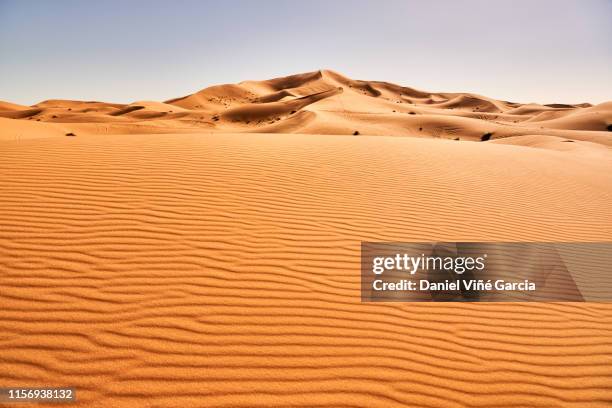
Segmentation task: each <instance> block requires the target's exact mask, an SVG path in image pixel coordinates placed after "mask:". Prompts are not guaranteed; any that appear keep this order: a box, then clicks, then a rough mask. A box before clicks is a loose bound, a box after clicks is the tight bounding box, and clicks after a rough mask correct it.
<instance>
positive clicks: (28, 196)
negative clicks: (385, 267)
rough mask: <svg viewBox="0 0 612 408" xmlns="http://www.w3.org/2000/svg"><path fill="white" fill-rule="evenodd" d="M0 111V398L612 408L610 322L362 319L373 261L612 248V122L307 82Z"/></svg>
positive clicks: (579, 309) (569, 313)
mask: <svg viewBox="0 0 612 408" xmlns="http://www.w3.org/2000/svg"><path fill="white" fill-rule="evenodd" d="M340 88H341V90H340ZM1 106H3V109H2V112H0V116H3V117H0V227H1V228H0V271H1V273H0V286H1V287H2V288H3V290H2V292H0V328H1V329H0V365H1V366H2V370H0V383H1V384H2V385H3V386H25V385H31V386H34V385H41V384H44V385H52V386H66V385H71V386H75V387H76V388H77V390H78V392H77V397H78V401H79V402H78V403H77V404H76V406H87V407H111V406H112V407H115V406H116V407H186V406H207V407H208V406H227V407H229V406H232V407H254V406H261V407H268V406H308V407H314V406H321V407H323V406H325V407H332V406H333V407H336V406H352V407H404V406H410V407H413V406H414V407H490V406H494V407H585V406H589V407H605V406H609V402H610V401H612V387H611V384H612V382H611V378H612V364H610V362H611V358H612V356H611V350H612V330H610V327H612V326H611V324H612V306H611V305H610V304H606V303H582V304H580V303H557V304H555V303H513V304H510V303H499V304H463V303H452V304H449V303H440V304H430V303H379V304H366V303H361V302H360V278H359V266H360V265H359V254H360V252H359V251H360V242H361V241H366V240H367V241H400V242H401V241H538V240H541V241H610V240H611V239H612V206H611V203H612V200H611V197H612V156H611V155H610V146H611V145H612V140H611V136H610V135H612V134H611V133H609V132H608V131H607V130H606V129H607V128H606V126H608V125H609V123H610V122H611V121H612V114H611V112H610V109H609V106H610V104H609V103H608V104H602V105H597V106H594V107H589V106H586V105H581V106H577V105H567V106H569V107H567V106H565V105H564V106H563V107H559V106H544V105H537V106H534V105H533V104H530V105H521V104H518V103H512V102H505V101H495V100H492V99H490V98H486V97H481V96H477V95H474V94H464V95H460V94H449V93H428V92H424V91H417V90H414V89H412V88H406V87H401V86H398V85H393V84H389V83H385V82H375V81H371V82H369V81H354V80H351V79H349V78H346V77H343V76H341V75H340V74H337V73H334V72H331V71H317V72H314V73H308V74H300V75H295V76H291V77H286V78H279V79H274V80H269V81H247V82H242V83H240V84H237V85H221V86H215V87H211V88H207V89H205V90H203V91H200V92H198V93H195V94H193V95H189V96H186V97H182V98H179V99H175V100H170V101H166V102H164V103H161V102H150V101H136V102H134V103H132V104H107V103H102V102H79V101H57V100H55V101H45V102H43V103H40V104H37V105H35V106H33V107H16V108H11V105H1ZM521 107H525V108H524V109H523V110H520V108H521ZM24 111H27V112H30V113H28V115H26V116H19V117H14V116H11V115H13V114H14V112H24ZM32 111H38V112H36V113H31V112H32ZM548 112H562V114H561V115H560V116H554V117H553V116H551V117H550V118H549V119H548V120H543V119H546V117H541V116H540V118H539V121H530V119H531V118H537V117H538V115H542V114H545V113H548ZM53 116H56V117H55V118H54V117H53ZM247 122H248V123H247ZM548 122H551V125H550V126H548V124H547V123H548ZM265 132H268V133H265ZM354 132H358V133H359V134H358V135H353V133H354ZM66 134H71V136H69V137H68V136H66ZM484 135H489V140H488V141H485V142H481V139H482V137H483V136H484ZM455 139H460V140H459V141H457V140H455ZM464 141H465V142H464Z"/></svg>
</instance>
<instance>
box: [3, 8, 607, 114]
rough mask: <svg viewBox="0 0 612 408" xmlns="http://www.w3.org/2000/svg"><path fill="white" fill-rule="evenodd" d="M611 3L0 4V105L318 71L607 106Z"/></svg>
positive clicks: (159, 96)
mask: <svg viewBox="0 0 612 408" xmlns="http://www.w3.org/2000/svg"><path fill="white" fill-rule="evenodd" d="M611 21H612V1H610V0H585V1H579V0H566V1H563V0H562V1H554V0H525V1H520V0H519V1H516V0H513V1H509V0H502V1H495V0H493V1H486V0H465V1H461V0H456V1H452V0H447V1H408V0H404V1H402V0H397V1H393V0H386V1H385V0H379V1H374V0H372V1H365V0H364V1H358V0H350V1H348V0H347V1H344V0H325V1H297V0H278V1H275V0H259V1H254V0H251V1H187V0H184V1H181V0H178V1H172V0H164V1H154V0H147V1H140V0H125V1H111V0H107V1H104V0H97V1H82V0H81V1H79V0H73V1H67V0H57V1H42V0H41V1H35V0H20V1H16V0H0V99H1V100H9V101H12V102H17V103H23V104H28V105H29V104H34V103H36V102H39V101H42V100H44V99H50V98H67V99H83V100H103V101H109V102H130V101H134V100H143V99H151V100H165V99H169V98H173V97H178V96H182V95H185V94H189V93H192V92H195V91H197V90H199V89H202V88H204V87H206V86H209V85H214V84H219V83H228V82H239V81H243V80H247V79H269V78H272V77H278V76H283V75H288V74H294V73H299V72H306V71H314V70H317V69H320V68H328V69H333V70H336V71H338V72H340V73H343V74H345V75H347V76H350V77H352V78H355V79H369V80H385V81H390V82H395V83H398V84H401V85H406V86H412V87H415V88H419V89H423V90H428V91H468V92H475V93H480V94H483V95H487V96H491V97H495V98H499V99H505V100H512V101H517V102H541V103H550V102H567V103H577V102H584V101H588V102H602V101H605V100H611V99H612V78H611V75H610V72H612V45H611V43H610V39H612V24H610V22H611Z"/></svg>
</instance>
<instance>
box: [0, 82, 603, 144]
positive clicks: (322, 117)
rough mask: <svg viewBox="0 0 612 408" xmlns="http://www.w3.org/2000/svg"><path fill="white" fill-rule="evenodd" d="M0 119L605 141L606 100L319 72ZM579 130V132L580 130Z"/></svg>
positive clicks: (136, 127)
mask: <svg viewBox="0 0 612 408" xmlns="http://www.w3.org/2000/svg"><path fill="white" fill-rule="evenodd" d="M0 118H10V119H21V120H22V121H36V122H42V123H48V124H50V126H49V127H48V132H45V131H41V128H40V127H31V126H28V125H26V124H23V123H10V124H6V125H5V123H7V122H5V121H3V122H1V123H2V124H3V126H2V131H0V137H1V138H4V139H7V138H8V139H11V138H19V137H22V138H29V137H32V134H33V133H34V134H35V137H43V136H46V135H57V134H58V133H61V132H62V131H63V132H65V133H75V134H77V133H78V134H125V133H184V132H185V133H187V132H189V133H200V132H202V131H205V132H240V133H247V132H248V133H253V132H259V133H308V134H336V135H351V134H353V133H355V132H357V133H358V134H359V135H377V136H413V137H431V138H441V139H459V140H470V141H480V140H482V139H487V140H488V139H492V140H495V139H502V138H506V137H516V136H524V135H530V136H532V135H542V136H555V137H558V138H561V139H571V140H578V141H589V142H593V143H603V144H606V145H607V144H608V139H609V133H607V132H609V131H610V130H611V129H612V127H611V126H612V102H607V103H602V104H600V105H597V106H591V105H589V104H588V103H580V104H574V105H570V104H563V103H553V104H548V105H538V104H533V103H529V104H520V103H514V102H507V101H499V100H495V99H492V98H487V97H484V96H480V95H476V94H469V93H445V92H437V93H432V92H424V91H418V90H415V89H413V88H408V87H404V86H399V85H395V84H391V83H387V82H379V81H357V80H353V79H350V78H347V77H345V76H342V75H340V74H338V73H336V72H333V71H329V70H321V71H316V72H309V73H305V74H298V75H292V76H288V77H284V78H276V79H272V80H267V81H245V82H241V83H239V84H229V85H218V86H212V87H210V88H206V89H203V90H201V91H199V92H196V93H194V94H191V95H187V96H184V97H181V98H176V99H172V100H169V101H166V102H165V103H161V102H152V101H144V102H134V103H131V104H129V105H124V104H113V103H103V102H91V101H88V102H85V101H66V100H48V101H44V102H41V103H38V104H36V105H34V106H31V107H26V106H20V105H15V104H11V103H8V102H0ZM584 131H589V132H588V133H585V132H584Z"/></svg>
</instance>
